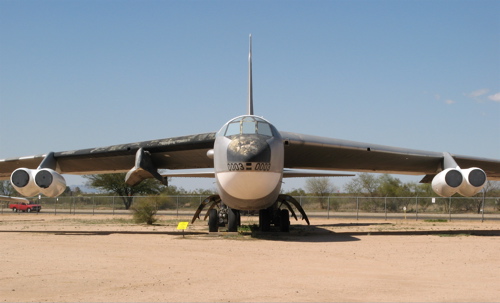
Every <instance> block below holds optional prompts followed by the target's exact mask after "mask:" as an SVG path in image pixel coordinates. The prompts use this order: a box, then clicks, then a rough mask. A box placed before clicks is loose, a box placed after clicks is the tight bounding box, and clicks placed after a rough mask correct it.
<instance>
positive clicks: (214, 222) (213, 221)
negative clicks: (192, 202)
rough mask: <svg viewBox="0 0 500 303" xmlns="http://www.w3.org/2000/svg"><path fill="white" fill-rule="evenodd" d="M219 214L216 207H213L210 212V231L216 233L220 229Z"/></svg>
mask: <svg viewBox="0 0 500 303" xmlns="http://www.w3.org/2000/svg"><path fill="white" fill-rule="evenodd" d="M218 221H219V215H218V214H217V210H216V209H211V210H210V212H209V213H208V231H209V232H211V233H214V232H215V233H216V232H218V231H219V222H218Z"/></svg>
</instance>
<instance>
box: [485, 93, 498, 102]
mask: <svg viewBox="0 0 500 303" xmlns="http://www.w3.org/2000/svg"><path fill="white" fill-rule="evenodd" d="M488 99H490V100H492V101H495V102H500V93H496V94H494V95H491V96H488Z"/></svg>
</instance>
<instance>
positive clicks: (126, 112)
mask: <svg viewBox="0 0 500 303" xmlns="http://www.w3.org/2000/svg"><path fill="white" fill-rule="evenodd" d="M499 12H500V1H481V0H478V1H314V0H312V1H234V0H231V1H147V0H146V1H92V0H90V1H88V0H87V1H78V0H75V1H43V0H41V1H29V0H28V1H5V0H1V1H0V111H1V116H0V129H1V130H2V131H1V132H0V158H10V157H20V156H28V155H34V154H43V153H47V152H49V151H65V150H73V149H81V148H90V147H97V146H107V145H112V144H120V143H128V142H137V141H144V140H150V139H159V138H167V137H173V136H180V135H188V134H194V133H200V132H209V131H217V130H218V129H219V128H220V127H221V126H222V124H224V123H225V122H226V121H227V120H229V119H230V118H232V117H234V116H237V115H241V114H244V113H245V111H246V98H247V73H248V72H247V59H248V35H249V34H250V33H251V34H252V35H253V72H254V79H253V81H254V102H255V114H257V115H261V116H263V117H264V118H266V119H268V120H269V121H271V122H272V123H273V124H274V125H275V126H276V127H277V128H278V129H280V130H284V131H292V132H300V133H305V134H314V135H321V136H327V137H333V138H340V139H349V140H354V141H363V142H370V143H377V144H384V145H392V146H398V147H407V148H416V149H422V150H429V151H448V152H451V153H456V154H463V155H473V156H480V157H486V158H496V159H500V18H498V15H499ZM397 177H400V178H401V179H402V180H408V179H405V178H404V177H402V176H397ZM67 179H68V184H69V185H72V184H75V183H78V182H79V180H80V179H79V178H75V177H70V178H67ZM410 180H418V178H414V179H410ZM343 182H345V181H341V180H340V179H333V183H334V184H336V185H337V186H339V187H341V186H342V183H343ZM172 184H173V185H177V186H182V187H184V188H186V189H191V188H197V187H201V188H210V187H212V181H211V180H203V179H185V180H181V179H174V180H173V182H172ZM303 184H304V179H296V180H293V181H287V182H286V183H285V189H288V188H296V187H300V186H302V185H303Z"/></svg>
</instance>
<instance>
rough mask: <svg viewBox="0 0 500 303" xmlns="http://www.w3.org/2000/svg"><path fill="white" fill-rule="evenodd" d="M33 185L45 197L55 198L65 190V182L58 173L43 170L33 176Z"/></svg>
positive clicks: (46, 169)
mask: <svg viewBox="0 0 500 303" xmlns="http://www.w3.org/2000/svg"><path fill="white" fill-rule="evenodd" d="M35 183H36V185H37V186H38V187H39V188H40V192H41V193H42V194H44V195H45V196H47V197H51V198H53V197H57V196H59V195H60V194H62V193H63V192H64V190H66V180H64V177H63V176H61V175H60V174H59V173H58V172H56V171H54V170H52V169H50V168H43V169H40V170H38V171H37V173H36V174H35Z"/></svg>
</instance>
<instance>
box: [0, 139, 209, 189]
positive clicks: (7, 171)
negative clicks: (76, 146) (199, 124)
mask: <svg viewBox="0 0 500 303" xmlns="http://www.w3.org/2000/svg"><path fill="white" fill-rule="evenodd" d="M214 141H215V133H213V132H212V133H204V134H196V135H191V136H182V137H175V138H167V139H160V140H151V141H143V142H137V143H129V144H120V145H113V146H107V147H100V148H89V149H81V150H73V151H65V152H56V153H54V158H55V159H56V162H57V164H56V165H57V166H56V167H55V169H56V170H57V171H58V172H59V173H62V174H75V175H85V174H97V173H117V172H127V171H129V170H130V169H131V168H132V167H134V164H135V160H136V153H137V151H138V150H139V149H141V148H142V149H144V150H147V151H148V152H149V153H150V155H151V156H150V157H151V160H152V162H153V165H154V166H155V167H156V168H158V169H189V168H212V167H213V160H212V159H209V158H208V157H207V151H208V150H210V149H212V148H213V144H214ZM45 156H46V155H37V156H31V157H22V158H15V159H5V160H0V180H6V179H8V178H9V177H10V175H11V173H12V172H13V171H14V170H16V169H17V168H19V167H26V168H29V169H36V168H37V167H38V166H39V165H40V163H41V162H42V160H43V159H44V158H45Z"/></svg>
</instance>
